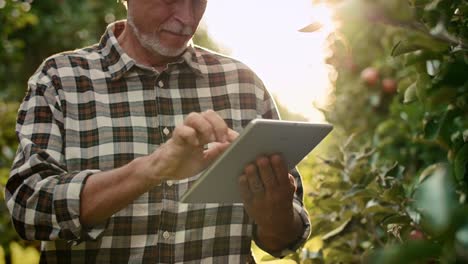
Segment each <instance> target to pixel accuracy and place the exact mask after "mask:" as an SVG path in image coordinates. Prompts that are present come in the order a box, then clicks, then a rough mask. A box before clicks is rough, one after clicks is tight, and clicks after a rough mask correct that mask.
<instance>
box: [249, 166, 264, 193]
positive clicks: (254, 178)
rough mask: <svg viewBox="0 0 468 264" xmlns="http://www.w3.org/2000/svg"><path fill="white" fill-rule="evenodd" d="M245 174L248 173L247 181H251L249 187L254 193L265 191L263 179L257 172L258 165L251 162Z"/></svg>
mask: <svg viewBox="0 0 468 264" xmlns="http://www.w3.org/2000/svg"><path fill="white" fill-rule="evenodd" d="M245 174H246V175H247V181H248V182H249V189H250V191H251V192H252V194H253V195H254V196H255V195H261V194H264V193H265V188H264V187H263V183H262V180H261V179H260V176H259V175H258V173H257V166H256V165H254V164H250V165H248V166H247V167H246V168H245Z"/></svg>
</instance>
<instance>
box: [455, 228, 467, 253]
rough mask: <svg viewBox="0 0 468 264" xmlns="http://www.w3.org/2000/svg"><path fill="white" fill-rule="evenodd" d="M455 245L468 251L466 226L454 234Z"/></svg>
mask: <svg viewBox="0 0 468 264" xmlns="http://www.w3.org/2000/svg"><path fill="white" fill-rule="evenodd" d="M455 239H456V241H457V243H459V244H460V245H462V246H463V247H464V248H466V249H467V250H468V225H464V226H462V227H461V228H459V229H458V230H457V232H456V233H455Z"/></svg>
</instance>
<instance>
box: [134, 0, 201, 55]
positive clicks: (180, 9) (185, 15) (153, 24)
mask: <svg viewBox="0 0 468 264" xmlns="http://www.w3.org/2000/svg"><path fill="white" fill-rule="evenodd" d="M206 4H207V0H130V1H129V2H128V16H127V22H128V25H129V26H130V27H131V28H132V29H133V31H134V33H135V35H136V37H137V38H138V40H139V41H140V43H141V45H142V46H143V47H145V48H146V49H148V50H149V51H151V52H154V53H156V54H159V55H163V56H166V57H175V56H178V55H180V54H181V53H182V52H183V51H184V50H185V49H186V48H187V45H188V42H189V40H190V39H191V38H192V36H193V34H194V33H195V30H196V29H197V27H198V24H199V23H200V20H201V18H202V16H203V14H204V12H205V9H206Z"/></svg>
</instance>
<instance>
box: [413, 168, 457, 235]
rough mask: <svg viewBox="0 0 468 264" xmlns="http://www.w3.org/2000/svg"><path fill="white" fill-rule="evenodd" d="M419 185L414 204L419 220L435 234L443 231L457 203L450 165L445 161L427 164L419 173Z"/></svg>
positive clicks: (448, 223)
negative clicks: (418, 213) (419, 214)
mask: <svg viewBox="0 0 468 264" xmlns="http://www.w3.org/2000/svg"><path fill="white" fill-rule="evenodd" d="M420 181H421V182H422V183H421V185H420V186H419V187H418V188H417V189H416V192H415V196H414V198H415V200H416V202H415V205H416V208H417V210H418V211H419V212H420V213H421V216H422V219H421V222H422V224H423V225H425V226H427V228H428V231H431V232H432V233H433V234H435V235H440V234H442V233H444V232H445V231H446V230H447V228H448V227H449V225H450V222H451V216H452V214H453V212H454V209H455V208H456V206H457V205H458V201H457V195H456V192H455V187H454V181H453V177H452V174H451V171H450V167H449V165H448V164H446V163H437V164H434V165H431V166H429V167H428V168H427V169H426V170H425V171H423V173H422V174H421V178H420Z"/></svg>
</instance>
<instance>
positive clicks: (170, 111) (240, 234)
mask: <svg viewBox="0 0 468 264" xmlns="http://www.w3.org/2000/svg"><path fill="white" fill-rule="evenodd" d="M124 27H125V23H124V22H123V21H120V22H117V23H115V24H111V25H109V27H108V29H107V31H106V33H105V34H104V36H103V37H102V39H101V41H100V43H98V44H97V45H95V46H91V47H87V48H84V49H80V50H76V51H71V52H66V53H61V54H58V55H54V56H52V57H50V58H48V59H47V60H45V61H44V63H43V64H42V65H41V66H40V67H39V69H38V70H37V72H36V73H35V74H34V75H33V76H32V77H31V78H30V80H29V82H28V86H29V89H28V92H27V95H26V97H25V99H24V101H23V103H22V105H21V107H20V110H19V114H18V121H17V128H16V129H17V135H18V139H19V148H18V152H17V155H16V159H15V161H14V164H13V167H12V170H11V175H10V178H9V181H8V183H7V186H6V201H7V205H8V208H9V210H10V213H11V215H12V219H13V223H14V226H15V228H16V230H17V232H18V233H19V234H20V235H21V236H22V237H23V238H25V239H31V240H42V241H43V242H42V253H41V263H149V262H151V263H201V262H202V263H228V262H229V263H231V262H232V263H245V262H247V261H248V259H249V257H250V246H251V240H252V230H253V228H252V227H253V224H252V221H251V220H249V218H248V216H247V215H246V214H245V212H244V208H243V206H242V204H182V203H179V202H178V200H179V198H180V197H181V196H182V195H183V194H184V192H185V191H186V190H187V189H188V188H189V187H190V186H191V184H192V183H193V182H194V181H195V180H196V178H197V176H194V177H192V178H189V179H185V180H181V181H169V182H165V183H164V184H161V185H160V186H157V187H156V188H154V189H152V190H150V191H149V192H147V193H145V194H143V195H141V197H139V198H137V199H136V200H135V201H134V202H133V203H131V204H129V205H128V206H127V207H126V208H124V209H122V210H121V211H119V212H117V213H116V214H115V215H113V216H112V217H111V218H110V219H109V220H108V222H107V223H105V224H103V225H102V226H95V227H93V228H92V229H85V228H84V227H83V226H81V224H80V221H79V214H80V211H79V208H80V192H81V189H82V188H83V185H84V184H85V182H86V179H87V177H88V176H89V175H92V174H94V173H96V172H99V171H105V170H111V169H113V168H116V167H119V166H122V165H124V164H126V163H128V162H130V161H131V160H133V159H135V158H137V157H139V156H143V155H148V154H150V153H152V152H153V151H154V150H155V149H157V148H158V146H160V145H161V144H163V143H164V142H165V141H167V140H168V139H169V138H170V137H171V133H172V131H173V129H174V127H175V126H176V125H177V124H180V123H182V122H183V120H184V118H185V117H186V116H187V115H188V114H189V113H191V112H200V111H205V110H208V109H213V110H215V111H216V112H217V113H218V114H220V115H221V116H222V117H223V118H224V120H226V122H227V124H228V125H229V126H230V127H231V128H233V129H234V130H236V131H241V130H242V128H243V127H245V126H246V125H247V124H248V123H249V121H250V120H252V119H254V118H278V115H277V112H276V108H275V105H274V102H273V100H272V98H271V97H270V95H269V94H268V92H267V91H266V90H265V88H264V86H263V84H262V82H261V81H260V80H259V78H258V77H257V76H256V75H255V74H254V73H253V72H252V71H251V70H250V69H249V68H247V67H246V66H245V65H244V64H242V63H240V62H238V61H236V60H234V59H232V58H229V57H225V56H221V55H219V54H215V53H212V52H209V51H206V50H204V49H202V48H200V47H196V46H194V45H191V46H190V47H189V48H188V49H187V51H186V52H185V53H184V54H183V56H182V57H181V59H180V61H178V62H175V63H172V64H170V65H168V68H167V69H166V70H164V71H163V72H157V71H155V70H154V69H152V68H149V67H145V66H143V65H139V64H137V63H136V62H135V61H134V60H133V59H131V58H130V57H129V56H128V55H127V54H126V53H125V52H124V51H123V50H122V48H121V47H120V46H119V44H118V42H117V39H116V35H118V34H120V32H122V30H123V28H124ZM296 180H297V182H298V189H297V193H296V197H295V198H296V199H295V201H294V203H295V208H296V209H297V210H299V212H300V214H301V215H302V217H303V220H304V223H305V224H304V235H303V238H302V239H301V240H300V241H297V244H296V245H293V247H294V246H297V245H300V244H301V243H302V242H304V240H305V239H306V237H307V235H308V233H309V222H308V218H307V214H306V212H305V210H304V209H303V207H302V185H301V180H300V178H299V175H298V174H297V179H296Z"/></svg>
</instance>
